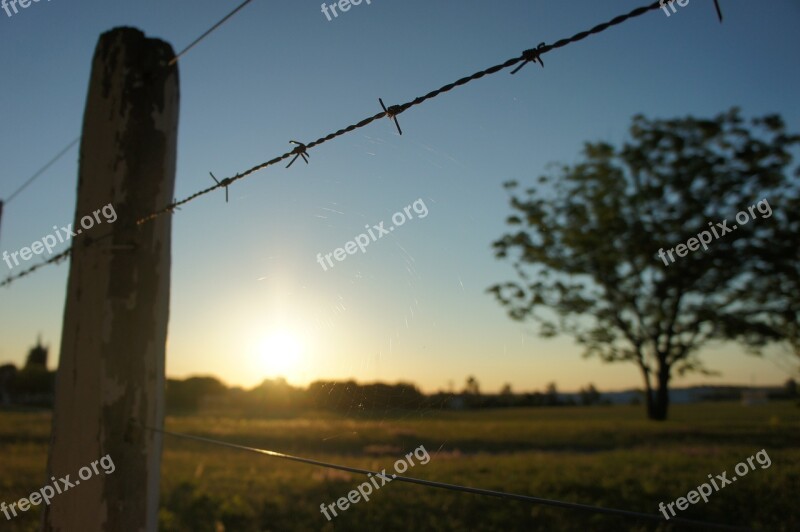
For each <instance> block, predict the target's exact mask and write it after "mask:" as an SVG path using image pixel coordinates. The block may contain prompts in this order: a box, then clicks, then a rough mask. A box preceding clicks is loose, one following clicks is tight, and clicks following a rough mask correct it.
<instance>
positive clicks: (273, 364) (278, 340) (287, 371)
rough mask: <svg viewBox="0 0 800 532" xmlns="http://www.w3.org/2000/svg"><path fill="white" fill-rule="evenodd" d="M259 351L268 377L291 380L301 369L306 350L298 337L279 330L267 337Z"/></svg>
mask: <svg viewBox="0 0 800 532" xmlns="http://www.w3.org/2000/svg"><path fill="white" fill-rule="evenodd" d="M258 351H259V353H258V355H259V357H261V359H262V364H263V368H264V371H265V372H266V373H267V375H268V376H271V377H284V378H291V377H293V376H294V373H295V372H296V371H297V370H298V369H299V367H300V363H301V361H302V357H303V352H304V348H303V343H302V342H301V341H300V340H299V339H298V337H297V335H295V334H294V333H292V332H290V331H287V330H279V331H274V332H272V333H270V334H269V335H267V336H266V337H265V338H264V340H263V341H262V342H261V344H260V346H259V350H258Z"/></svg>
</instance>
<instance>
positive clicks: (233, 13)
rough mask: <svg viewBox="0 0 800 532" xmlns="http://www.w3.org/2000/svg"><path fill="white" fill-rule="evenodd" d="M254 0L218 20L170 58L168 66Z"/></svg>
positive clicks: (248, 0)
mask: <svg viewBox="0 0 800 532" xmlns="http://www.w3.org/2000/svg"><path fill="white" fill-rule="evenodd" d="M252 1H253V0H244V2H242V3H241V4H240V5H239V7H237V8H236V9H234V10H233V11H231V12H230V13H228V14H227V15H225V17H224V18H223V19H222V20H220V21H219V22H217V23H216V24H214V25H213V26H211V28H209V29H208V30H207V31H206V32H205V33H204V34H202V35H201V36H200V37H198V38H197V39H195V40H194V41H193V42H192V44H190V45H189V46H187V47H186V48H184V49H183V51H181V52H180V53H179V54H178V55H176V56H175V57H173V58H172V60H170V62H169V64H168V66H172V65H174V64H175V63H177V62H178V59H180V58H181V56H182V55H183V54H185V53H186V52H188V51H189V50H191V49H192V48H194V47H195V45H196V44H198V43H199V42H200V41H202V40H203V39H205V38H206V37H208V35H209V34H210V33H211V32H212V31H214V30H215V29H217V28H219V27H220V26H222V25H223V24H225V22H227V21H228V19H229V18H231V17H232V16H234V15H235V14H236V13H238V12H239V10H240V9H242V8H243V7H244V6H246V5H247V4H249V3H250V2H252Z"/></svg>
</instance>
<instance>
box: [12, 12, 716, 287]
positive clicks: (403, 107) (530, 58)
mask: <svg viewBox="0 0 800 532" xmlns="http://www.w3.org/2000/svg"><path fill="white" fill-rule="evenodd" d="M250 1H252V0H246V1H245V2H244V3H242V4H241V5H239V6H238V7H237V8H236V9H234V10H233V11H232V12H231V13H229V14H228V15H226V16H225V17H224V18H223V19H222V20H221V21H220V22H218V23H217V24H215V25H214V26H213V27H212V28H211V29H210V30H208V31H206V32H205V33H204V34H203V35H201V37H199V38H198V39H196V40H195V41H194V42H193V43H192V44H190V45H189V46H188V47H187V48H185V49H184V50H183V51H181V52H180V53H178V54H176V56H175V58H173V60H172V61H171V62H170V64H173V62H174V61H176V60H177V58H178V57H180V56H182V55H183V54H185V53H186V52H188V51H189V50H190V49H191V48H193V47H194V46H195V45H196V44H197V43H198V42H200V40H201V39H202V38H205V37H207V36H208V35H209V34H210V33H211V31H213V30H214V29H216V28H218V27H219V26H221V24H222V23H223V22H225V21H226V20H228V19H229V18H230V17H231V16H233V14H235V13H236V12H238V11H239V10H241V9H242V8H243V7H244V6H245V5H247V4H248V3H249V2H250ZM713 2H714V4H715V6H716V7H717V13H718V14H719V18H720V20H722V14H721V11H720V9H719V4H718V0H713ZM661 7H662V2H660V1H656V2H653V3H651V4H649V5H646V6H642V7H637V8H636V9H633V10H632V11H630V12H628V13H625V14H622V15H619V16H616V17H614V18H613V19H611V20H609V21H607V22H603V23H601V24H598V25H596V26H594V27H593V28H591V29H588V30H585V31H581V32H578V33H576V34H575V35H573V36H571V37H567V38H563V39H559V40H557V41H555V42H553V43H551V44H546V43H541V44H539V45H538V46H537V47H536V48H530V49H528V50H524V51H523V52H522V53H521V54H520V55H518V56H516V57H512V58H511V59H508V60H507V61H505V62H503V63H500V64H497V65H494V66H492V67H489V68H487V69H484V70H480V71H478V72H475V73H474V74H471V75H469V76H466V77H463V78H461V79H459V80H457V81H454V82H452V83H448V84H447V85H444V86H442V87H440V88H438V89H436V90H433V91H431V92H429V93H428V94H426V95H424V96H420V97H417V98H415V99H413V100H411V101H409V102H406V103H403V104H399V105H391V106H389V107H386V106H385V105H384V104H383V100H382V99H380V98H379V103H380V105H381V107H382V108H383V110H382V111H381V112H379V113H376V114H374V115H372V116H370V117H367V118H365V119H363V120H361V121H360V122H356V123H354V124H351V125H349V126H347V127H344V128H342V129H339V130H337V131H335V132H333V133H329V134H327V135H325V136H323V137H320V138H318V139H317V140H314V141H312V142H309V143H307V144H304V143H302V142H298V141H290V143H293V144H295V147H294V148H293V149H292V150H290V151H287V152H285V153H283V154H282V155H279V156H277V157H274V158H272V159H270V160H268V161H266V162H263V163H261V164H258V165H256V166H253V167H252V168H249V169H247V170H245V171H243V172H240V173H237V174H235V175H233V176H231V177H226V178H224V179H221V180H218V179H217V178H216V176H214V174H211V177H212V178H213V179H214V182H215V184H214V185H211V186H209V187H208V188H205V189H202V190H199V191H197V192H195V193H193V194H191V195H189V196H187V197H186V198H184V199H182V200H176V201H173V202H172V203H170V204H168V205H165V206H164V207H163V208H161V209H159V210H157V211H155V212H153V213H151V214H149V215H147V216H144V217H142V218H141V219H139V220H137V221H136V223H137V225H141V224H144V223H147V222H149V221H151V220H154V219H156V218H158V217H159V216H162V215H164V214H167V213H170V214H174V212H175V209H176V208H178V207H180V206H182V205H185V204H187V203H189V202H191V201H194V200H196V199H197V198H199V197H201V196H204V195H206V194H209V193H211V192H214V191H215V190H219V189H221V188H224V189H226V196H227V188H228V187H229V186H230V185H232V184H233V183H235V182H236V181H239V180H240V179H244V178H246V177H248V176H250V175H252V174H254V173H256V172H259V171H261V170H264V169H265V168H268V167H270V166H274V165H276V164H278V163H280V162H282V161H285V160H287V159H289V158H292V160H291V161H290V162H289V164H288V165H287V168H288V167H290V166H291V165H292V164H293V163H294V162H295V160H297V158H298V157H303V159H304V160H305V161H306V163H308V159H307V157H308V150H310V149H312V148H315V147H317V146H320V145H322V144H324V143H326V142H329V141H331V140H333V139H335V138H337V137H341V136H343V135H346V134H348V133H352V132H353V131H356V130H358V129H361V128H363V127H366V126H368V125H369V124H371V123H372V122H374V121H376V120H380V119H381V118H389V119H391V120H392V121H393V122H394V123H395V126H396V127H397V130H398V132H399V133H400V134H401V135H402V129H401V128H400V124H399V122H398V120H397V117H398V116H399V115H400V114H402V113H404V112H405V111H407V110H409V109H411V108H412V107H416V106H418V105H421V104H422V103H424V102H426V101H428V100H431V99H433V98H436V97H438V96H441V95H442V94H445V93H448V92H450V91H452V90H453V89H455V88H457V87H461V86H464V85H466V84H468V83H470V82H472V81H475V80H478V79H481V78H483V77H485V76H489V75H492V74H496V73H498V72H500V71H502V70H506V69H509V68H511V67H513V66H515V65H519V66H518V67H517V68H516V69H515V70H513V71H512V72H511V73H512V74H516V73H517V72H518V71H519V70H520V69H521V68H522V67H524V66H525V65H527V64H528V63H539V64H540V65H542V66H543V62H542V59H541V58H542V56H543V55H545V54H547V53H549V52H552V51H553V50H557V49H559V48H563V47H565V46H567V45H570V44H574V43H577V42H580V41H582V40H584V39H586V38H588V37H590V36H592V35H597V34H599V33H602V32H604V31H606V30H608V29H610V28H612V27H614V26H618V25H620V24H623V23H624V22H627V21H629V20H631V19H634V18H637V17H640V16H642V15H645V14H647V13H648V12H650V11H655V10H658V9H661ZM70 252H71V248H68V249H67V250H65V251H64V252H62V253H60V254H59V255H57V256H54V257H51V258H50V259H48V260H46V261H44V262H41V263H39V264H36V265H34V266H31V267H29V268H28V269H26V270H23V271H21V272H19V273H17V274H14V275H10V276H8V277H6V278H5V279H4V280H3V281H2V282H0V287H4V286H9V285H11V284H12V283H13V282H14V281H16V280H18V279H21V278H23V277H26V276H28V275H30V274H32V273H34V272H35V271H37V270H39V269H41V268H43V267H44V266H47V265H49V264H55V263H58V262H61V261H63V260H64V259H65V258H66V257H67V256H68V255H69V253H70Z"/></svg>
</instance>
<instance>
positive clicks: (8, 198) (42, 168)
mask: <svg viewBox="0 0 800 532" xmlns="http://www.w3.org/2000/svg"><path fill="white" fill-rule="evenodd" d="M79 140H81V138H80V136H79V137H78V138H76V139H75V140H73V141H72V142H70V143H69V144H67V147H66V148H64V149H63V150H61V151H60V152H58V154H57V155H56V156H55V157H53V158H52V159H50V161H49V162H48V163H47V164H45V165H44V166H42V167H41V168H40V169H39V170H38V171H37V172H36V173H35V174H33V175H32V176H31V177H29V178H28V180H27V181H25V182H24V183H23V184H22V185H21V186H20V187H19V188H18V189H17V190H15V191H14V192H12V193H11V195H10V196H8V197H7V198H6V199H5V200H4V201H3V203H4V204H5V205H8V204H9V203H10V202H11V200H13V199H14V198H15V197H16V196H17V195H18V194H19V193H20V192H22V191H23V190H25V189H26V188H27V187H28V185H30V184H31V183H33V182H34V181H36V178H38V177H39V176H41V175H42V174H43V173H45V172H46V171H47V169H48V168H50V167H51V166H53V165H54V164H55V163H56V161H58V160H59V159H60V158H61V157H63V156H64V154H66V153H67V152H68V151H69V150H70V148H72V147H73V146H74V145H75V144H77V143H78V141H79Z"/></svg>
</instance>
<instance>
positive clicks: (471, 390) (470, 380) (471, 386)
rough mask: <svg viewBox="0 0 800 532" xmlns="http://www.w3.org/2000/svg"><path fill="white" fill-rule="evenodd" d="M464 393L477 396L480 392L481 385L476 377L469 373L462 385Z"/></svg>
mask: <svg viewBox="0 0 800 532" xmlns="http://www.w3.org/2000/svg"><path fill="white" fill-rule="evenodd" d="M464 393H465V394H468V395H474V396H476V397H477V396H479V395H480V394H481V387H480V384H478V379H476V378H475V377H474V376H472V375H470V376H469V377H467V382H466V384H465V386H464Z"/></svg>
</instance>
